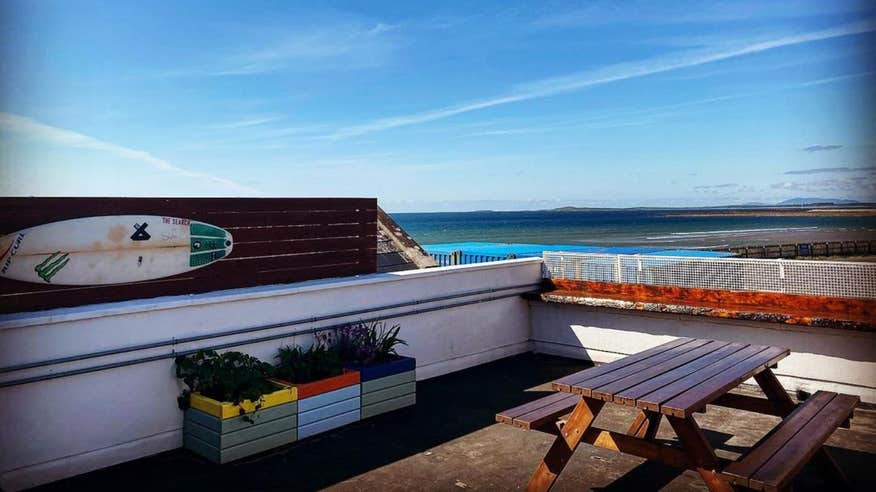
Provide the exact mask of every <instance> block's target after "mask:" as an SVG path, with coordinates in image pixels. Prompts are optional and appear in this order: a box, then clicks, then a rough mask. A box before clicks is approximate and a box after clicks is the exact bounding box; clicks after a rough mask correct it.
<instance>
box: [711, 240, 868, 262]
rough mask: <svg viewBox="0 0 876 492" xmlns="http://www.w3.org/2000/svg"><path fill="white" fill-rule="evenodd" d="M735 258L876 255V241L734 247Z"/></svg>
mask: <svg viewBox="0 0 876 492" xmlns="http://www.w3.org/2000/svg"><path fill="white" fill-rule="evenodd" d="M727 251H730V252H731V253H733V255H734V256H739V257H742V258H807V257H811V256H853V255H876V241H830V242H821V243H795V244H770V245H764V246H734V247H732V248H729V250H727Z"/></svg>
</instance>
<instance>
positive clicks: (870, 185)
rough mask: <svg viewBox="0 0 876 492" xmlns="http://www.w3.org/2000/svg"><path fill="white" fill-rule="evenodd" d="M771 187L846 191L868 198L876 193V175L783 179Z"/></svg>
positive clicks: (792, 189) (777, 188) (798, 190)
mask: <svg viewBox="0 0 876 492" xmlns="http://www.w3.org/2000/svg"><path fill="white" fill-rule="evenodd" d="M770 188H772V189H775V190H787V191H795V192H800V191H803V192H834V193H844V194H846V195H849V196H860V197H865V198H867V199H870V198H872V197H873V196H874V195H873V194H874V193H876V177H874V176H873V175H869V176H846V177H842V178H828V179H820V180H814V181H783V182H781V183H773V184H771V185H770Z"/></svg>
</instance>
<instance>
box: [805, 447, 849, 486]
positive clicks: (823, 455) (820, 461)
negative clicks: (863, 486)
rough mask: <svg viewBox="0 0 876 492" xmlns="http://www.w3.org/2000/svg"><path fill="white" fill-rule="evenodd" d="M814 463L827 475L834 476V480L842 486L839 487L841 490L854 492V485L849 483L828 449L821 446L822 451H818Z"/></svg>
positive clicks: (813, 459)
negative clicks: (852, 491)
mask: <svg viewBox="0 0 876 492" xmlns="http://www.w3.org/2000/svg"><path fill="white" fill-rule="evenodd" d="M812 462H813V463H815V465H816V466H818V467H819V468H821V469H822V470H824V472H825V473H827V474H828V475H831V476H833V478H834V480H836V481H837V482H838V483H839V484H840V485H841V487H838V488H839V489H841V490H852V483H851V482H849V478H848V477H847V476H846V474H845V473H843V471H842V469H841V468H840V467H839V465H837V464H836V461H835V460H834V459H833V456H832V455H831V454H830V451H828V450H827V448H826V447H824V446H821V449H819V450H818V451H816V453H815V456H813V457H812Z"/></svg>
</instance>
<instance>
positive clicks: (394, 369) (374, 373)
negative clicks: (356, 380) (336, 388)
mask: <svg viewBox="0 0 876 492" xmlns="http://www.w3.org/2000/svg"><path fill="white" fill-rule="evenodd" d="M347 368H348V369H353V370H356V371H359V375H360V378H361V380H362V382H363V383H364V382H365V381H371V380H372V379H380V378H384V377H386V376H392V375H393V374H399V373H402V372H408V371H413V370H414V369H416V368H417V359H414V358H413V357H400V358H399V359H398V360H394V361H391V362H385V363H383V364H376V365H373V366H360V365H351V366H347Z"/></svg>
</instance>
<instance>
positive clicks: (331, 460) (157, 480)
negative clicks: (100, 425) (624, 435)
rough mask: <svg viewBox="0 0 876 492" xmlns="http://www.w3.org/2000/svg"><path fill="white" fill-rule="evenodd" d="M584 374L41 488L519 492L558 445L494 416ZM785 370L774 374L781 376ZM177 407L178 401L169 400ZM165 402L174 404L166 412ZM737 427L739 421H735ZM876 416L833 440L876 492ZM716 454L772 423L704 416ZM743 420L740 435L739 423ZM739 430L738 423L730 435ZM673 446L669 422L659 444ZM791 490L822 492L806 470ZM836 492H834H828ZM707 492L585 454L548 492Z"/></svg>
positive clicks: (425, 395) (523, 366)
mask: <svg viewBox="0 0 876 492" xmlns="http://www.w3.org/2000/svg"><path fill="white" fill-rule="evenodd" d="M586 367H588V364H587V363H585V362H583V361H577V360H571V359H565V358H560V357H552V356H544V355H536V354H525V355H521V356H516V357H511V358H507V359H503V360H500V361H496V362H493V363H490V364H485V365H482V366H478V367H474V368H471V369H468V370H465V371H461V372H458V373H454V374H450V375H447V376H442V377H439V378H434V379H430V380H428V381H424V382H421V383H419V384H418V388H417V405H416V406H415V407H412V408H409V409H404V410H400V411H397V412H394V413H390V414H385V415H381V416H379V417H376V418H372V419H369V420H366V421H362V422H358V423H356V424H354V425H351V426H347V427H345V428H342V429H339V430H336V431H333V432H329V433H326V434H322V435H319V436H315V437H312V438H309V439H306V440H303V441H301V442H297V443H294V444H292V445H289V446H286V447H283V448H279V449H277V450H274V451H272V452H268V453H265V454H262V455H259V456H254V457H251V458H247V459H243V460H240V461H238V462H235V463H231V464H227V465H224V466H218V465H213V464H210V463H208V462H206V461H205V460H203V459H201V458H199V457H197V456H195V455H193V454H191V453H189V452H187V451H185V450H182V449H179V450H175V451H169V452H166V453H162V454H159V455H156V456H152V457H148V458H144V459H140V460H136V461H132V462H129V463H124V464H121V465H117V466H114V467H111V468H107V469H103V470H99V471H96V472H92V473H89V474H85V475H81V476H78V477H74V478H71V479H67V480H64V481H61V482H56V483H53V484H50V485H48V486H46V487H43V489H45V490H118V489H119V488H125V489H129V490H186V491H190V490H203V489H208V488H211V489H214V490H229V489H233V490H236V491H245V490H292V489H295V490H312V489H331V490H339V491H344V490H381V491H384V490H452V491H459V490H462V489H470V490H507V489H522V488H523V487H524V486H525V485H526V481H527V480H528V478H529V475H530V473H531V472H532V471H533V470H534V469H535V467H536V465H537V464H538V463H539V461H540V459H541V457H542V456H543V454H544V453H545V452H546V451H547V449H548V447H549V446H550V443H551V442H552V439H553V437H552V436H550V435H547V434H544V433H539V432H526V431H523V430H521V429H516V428H513V427H511V426H508V425H501V424H495V420H494V415H495V413H496V412H497V411H501V410H504V409H506V408H510V407H513V406H516V405H519V404H522V403H525V402H527V401H529V400H533V399H535V398H538V397H541V396H543V395H544V394H545V393H543V391H548V390H549V389H548V385H547V384H545V383H547V382H549V381H551V380H553V379H556V378H558V377H560V376H563V375H566V374H569V373H572V372H575V371H577V370H580V369H583V368H586ZM780 367H781V366H780ZM171 403H174V402H171ZM171 403H169V404H171ZM634 416H635V412H634V411H633V410H631V409H626V408H619V407H617V406H615V405H606V406H605V408H604V410H603V411H602V413H601V414H600V416H599V418H598V419H597V422H596V425H598V426H600V427H603V428H607V429H611V430H618V431H624V430H626V427H627V426H628V425H629V423H630V422H631V421H632V419H633V417H634ZM739 417H743V418H742V419H739ZM874 417H876V412H874V411H872V410H863V409H858V410H857V411H856V414H855V418H854V419H853V420H852V428H851V429H850V430H846V429H840V430H838V431H837V432H836V433H835V434H834V436H833V437H832V438H831V439H830V441H828V444H829V445H830V446H832V448H833V449H832V451H833V454H834V457H835V458H836V461H837V462H838V463H839V465H840V467H841V468H842V469H843V470H844V471H845V472H846V474H847V476H848V477H849V479H850V480H851V481H852V482H853V483H854V484H855V487H856V488H860V489H861V490H876V480H874V478H873V473H872V470H873V468H874V466H876V438H874V437H876V418H874ZM697 421H698V422H699V423H700V425H701V426H702V427H703V428H704V430H705V432H706V435H707V438H708V439H709V440H710V441H711V442H712V443H713V444H714V445H715V446H716V447H718V454H719V455H721V456H724V457H727V458H732V457H735V456H738V454H739V453H740V452H742V451H744V450H745V449H746V448H747V447H748V446H750V445H751V444H753V443H754V442H755V441H757V439H759V438H760V437H761V436H762V435H763V434H765V433H766V432H767V431H769V429H771V428H772V426H774V425H775V424H776V423H777V422H778V421H779V419H778V418H776V417H769V416H762V415H757V414H751V413H746V412H741V411H737V410H730V409H725V408H719V407H713V406H710V407H709V410H708V412H707V413H705V414H702V415H698V416H697ZM739 422H742V423H743V424H744V428H741V427H740V426H739V425H738V424H739ZM733 424H736V425H733ZM657 437H658V438H660V439H673V438H674V434H673V433H672V430H671V428H670V427H669V425H668V424H667V423H666V422H665V421H664V422H663V423H662V425H661V427H660V432H659V434H658V436H657ZM795 486H796V490H798V491H800V490H822V489H824V488H828V487H829V484H825V483H824V482H823V481H822V480H821V475H820V473H819V470H818V469H817V468H815V467H812V466H807V468H806V469H805V470H804V471H803V473H802V474H801V475H800V476H799V479H798V481H797V482H796V483H795ZM831 488H832V487H831ZM581 489H593V490H628V489H638V490H658V489H666V490H706V487H705V485H704V484H703V482H702V481H701V480H700V478H699V475H697V474H696V473H695V472H692V471H681V470H678V469H674V468H668V467H665V466H662V465H659V464H656V463H648V462H645V461H644V460H642V459H639V458H636V457H633V456H629V455H623V454H619V453H615V452H612V451H609V450H606V449H602V448H594V447H592V446H589V445H582V446H581V447H579V449H578V451H577V452H576V453H575V456H574V457H573V459H572V461H571V462H570V463H569V465H568V466H567V467H566V470H565V472H564V473H563V475H561V476H560V479H559V480H558V481H557V484H556V486H555V487H554V490H558V491H564V490H581Z"/></svg>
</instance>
